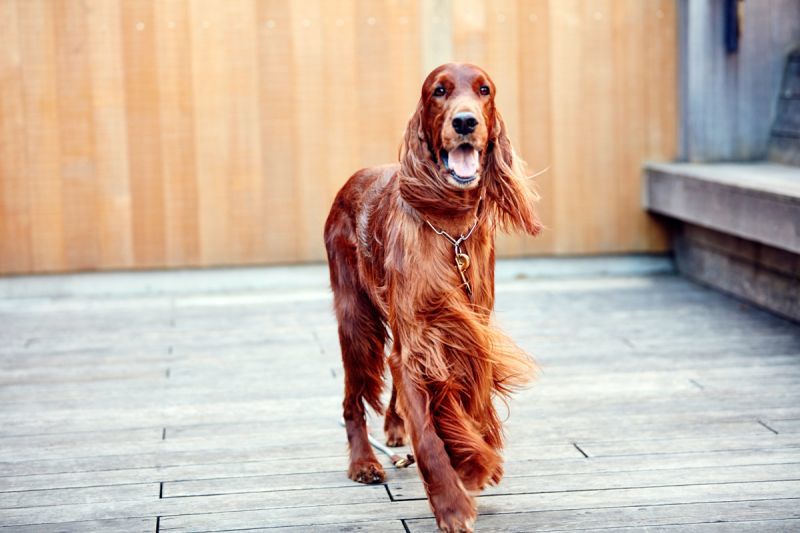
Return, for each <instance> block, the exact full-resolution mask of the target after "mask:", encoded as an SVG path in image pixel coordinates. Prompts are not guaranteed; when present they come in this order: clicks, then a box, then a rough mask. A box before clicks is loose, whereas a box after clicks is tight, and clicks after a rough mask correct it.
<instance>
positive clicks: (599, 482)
mask: <svg viewBox="0 0 800 533" xmlns="http://www.w3.org/2000/svg"><path fill="white" fill-rule="evenodd" d="M795 461H796V462H793V463H784V464H779V465H752V466H714V467H700V468H678V469H666V468H664V469H659V470H637V471H624V470H623V471H620V472H603V473H600V472H592V473H589V474H565V475H530V476H508V477H506V478H505V479H504V480H503V483H502V485H501V486H497V487H489V488H487V489H486V491H485V492H484V495H486V496H496V495H501V494H502V495H507V494H525V493H564V492H574V491H581V490H596V489H639V488H647V487H664V486H670V487H688V486H691V485H705V484H728V483H730V484H736V483H742V484H745V483H762V482H765V481H778V480H784V481H791V480H800V453H798V454H797V456H796V457H795ZM388 485H389V491H390V492H391V494H392V498H393V499H395V500H413V499H424V498H425V491H424V488H423V486H422V482H421V481H420V480H418V479H415V480H406V481H396V482H390V483H389V484H388ZM201 490H202V489H201Z"/></svg>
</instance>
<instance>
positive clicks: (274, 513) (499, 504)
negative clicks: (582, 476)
mask: <svg viewBox="0 0 800 533" xmlns="http://www.w3.org/2000/svg"><path fill="white" fill-rule="evenodd" d="M798 488H800V482H793V481H787V482H772V483H752V484H746V485H743V486H738V485H737V486H734V485H698V486H690V487H659V488H648V489H624V490H617V489H610V490H603V491H577V492H569V493H563V494H559V495H558V496H554V495H552V494H519V495H511V496H493V497H492V496H487V497H482V498H479V502H478V511H479V513H484V514H498V513H510V512H520V511H529V510H532V509H536V510H539V511H564V510H569V512H571V513H573V514H575V513H576V511H577V510H586V512H587V513H594V512H596V511H597V510H598V509H605V508H616V507H628V506H630V505H632V504H633V505H636V506H641V507H650V506H655V505H662V506H672V505H678V504H687V503H697V502H703V503H704V504H708V503H717V502H720V503H721V502H732V501H736V502H748V501H751V500H763V499H775V500H785V499H788V498H791V499H793V501H794V502H795V503H796V502H797V501H798V500H797V499H796V498H797V494H798V493H797V490H798ZM634 502H635V503H634ZM744 505H745V504H743V503H742V504H741V506H744ZM795 507H796V506H795ZM776 508H778V509H779V508H780V504H779V503H776ZM793 509H794V507H793ZM795 512H796V511H795ZM0 516H1V515H0ZM378 516H379V517H380V518H381V519H383V520H386V519H391V518H404V519H406V520H410V519H414V518H427V517H429V516H430V511H429V510H428V503H427V501H425V500H413V501H399V502H391V503H390V504H353V505H348V506H346V507H343V506H336V505H330V506H323V507H317V508H314V509H311V508H308V509H307V511H306V512H305V514H304V515H302V516H298V513H297V509H291V508H289V509H270V510H251V511H245V510H242V511H239V512H235V513H232V512H224V513H216V514H213V515H211V514H207V515H182V516H169V515H168V514H167V516H165V517H164V518H162V525H163V526H164V528H166V529H168V530H177V531H191V530H193V529H197V528H200V527H205V528H208V529H213V526H214V525H222V524H224V526H222V527H224V528H228V529H234V528H247V527H284V526H289V525H295V526H300V525H307V526H309V527H311V526H314V525H316V524H332V523H341V522H342V521H343V519H346V520H347V521H348V522H351V523H358V522H369V521H371V520H374V519H375V517H378ZM792 516H796V515H792Z"/></svg>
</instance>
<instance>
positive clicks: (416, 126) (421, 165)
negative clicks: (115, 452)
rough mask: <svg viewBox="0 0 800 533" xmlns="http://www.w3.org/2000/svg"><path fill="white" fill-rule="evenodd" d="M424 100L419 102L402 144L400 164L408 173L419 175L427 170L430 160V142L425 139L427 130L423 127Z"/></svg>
mask: <svg viewBox="0 0 800 533" xmlns="http://www.w3.org/2000/svg"><path fill="white" fill-rule="evenodd" d="M422 113H423V105H422V100H420V101H419V104H417V110H416V111H415V112H414V114H413V115H412V116H411V119H410V120H409V121H408V126H406V133H405V135H404V136H403V144H402V145H400V164H401V165H402V166H403V169H404V170H405V174H406V175H419V174H421V173H423V172H424V171H425V165H426V163H427V162H428V161H429V160H430V157H429V154H428V152H429V149H428V143H427V141H426V140H425V131H424V130H423V128H422Z"/></svg>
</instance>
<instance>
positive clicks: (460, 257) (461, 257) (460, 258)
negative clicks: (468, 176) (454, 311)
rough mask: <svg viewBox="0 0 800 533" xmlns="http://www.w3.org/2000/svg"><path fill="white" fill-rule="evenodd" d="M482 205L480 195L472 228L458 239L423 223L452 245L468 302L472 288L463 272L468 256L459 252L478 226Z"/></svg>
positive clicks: (467, 266) (466, 265) (467, 263)
mask: <svg viewBox="0 0 800 533" xmlns="http://www.w3.org/2000/svg"><path fill="white" fill-rule="evenodd" d="M482 204H483V195H481V197H480V200H478V207H477V208H476V209H475V220H473V222H472V226H470V228H469V229H468V230H467V232H466V234H464V233H462V234H461V235H459V236H458V238H455V237H453V236H452V235H450V234H449V233H447V232H446V231H445V230H443V229H437V228H436V226H434V225H433V224H431V223H430V221H429V220H428V219H427V218H426V219H424V220H425V223H426V224H428V226H429V227H430V228H431V229H432V230H433V232H434V233H436V234H437V235H441V236H442V237H444V238H445V239H447V240H448V241H450V244H452V245H453V253H454V255H455V262H456V270H457V271H458V273H459V275H460V276H461V281H462V286H463V287H464V290H465V291H466V293H467V296H469V299H470V301H472V287H471V286H470V284H469V281H468V280H467V276H466V275H465V272H466V271H467V269H468V268H469V262H470V261H469V255H467V254H466V253H464V252H462V251H461V245H462V244H464V242H466V240H467V239H469V238H470V236H472V232H473V231H475V228H476V227H477V226H478V220H480V216H479V215H480V209H481V205H482Z"/></svg>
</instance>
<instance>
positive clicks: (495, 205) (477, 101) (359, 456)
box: [325, 65, 541, 530]
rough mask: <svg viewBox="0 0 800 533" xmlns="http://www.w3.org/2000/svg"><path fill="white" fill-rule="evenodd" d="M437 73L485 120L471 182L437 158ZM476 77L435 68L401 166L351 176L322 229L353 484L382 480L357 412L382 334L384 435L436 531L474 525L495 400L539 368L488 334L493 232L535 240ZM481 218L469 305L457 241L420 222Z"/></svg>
mask: <svg viewBox="0 0 800 533" xmlns="http://www.w3.org/2000/svg"><path fill="white" fill-rule="evenodd" d="M443 76H451V78H452V79H453V80H455V81H454V82H453V84H452V86H453V87H454V88H455V89H454V95H455V94H457V92H456V89H457V88H459V87H460V88H461V91H462V93H460V96H459V98H460V100H459V101H460V102H462V104H460V105H467V106H470V105H471V106H472V107H471V108H470V109H480V110H481V111H480V112H481V114H482V120H484V121H485V125H486V127H485V131H486V132H487V133H486V138H485V139H484V143H485V144H481V145H480V148H481V151H480V152H481V154H480V169H481V170H480V180H479V181H478V184H477V186H473V187H472V188H467V189H463V188H459V187H456V186H453V185H452V184H450V183H448V181H447V177H448V172H449V170H448V169H446V168H444V167H443V165H442V163H441V161H440V160H439V155H438V154H439V153H440V152H441V150H442V149H443V148H442V146H441V140H440V139H441V137H442V135H441V131H440V130H441V128H443V127H446V124H447V122H446V119H447V118H448V117H449V116H450V115H448V114H447V113H451V114H452V110H451V109H448V108H447V107H446V106H444V105H442V104H439V103H437V102H436V101H433V100H432V97H431V96H430V95H431V94H432V93H433V89H432V85H433V84H435V83H444V82H443V81H441V80H442V79H443V78H442V77H443ZM479 76H484V77H485V79H486V80H488V75H486V74H485V73H484V72H483V71H481V70H480V69H477V67H473V66H470V65H446V66H443V67H440V68H439V69H437V70H435V71H434V72H433V73H432V74H431V76H429V79H428V80H426V82H425V85H424V86H423V91H422V98H421V99H420V103H419V105H418V106H417V110H416V112H415V114H414V115H413V116H412V118H411V120H410V121H409V123H408V127H407V129H406V132H405V135H404V139H403V144H402V146H401V149H400V164H399V165H387V166H384V167H376V168H372V169H365V170H362V171H360V172H358V173H356V174H355V175H354V176H352V177H351V178H350V180H349V181H348V182H347V184H345V186H344V187H343V188H342V190H341V191H340V192H339V194H338V195H337V197H336V200H335V201H334V204H333V207H332V209H331V213H330V215H329V217H328V220H327V223H326V226H325V244H326V248H327V251H328V261H329V266H330V273H331V286H332V288H333V291H334V306H335V310H336V315H337V319H338V321H339V339H340V344H341V348H342V359H343V362H344V367H345V399H344V403H343V406H344V415H345V422H346V427H347V434H348V441H349V444H350V469H349V474H350V477H351V478H352V479H354V480H356V481H362V482H374V481H380V480H383V479H384V476H385V474H384V472H383V470H382V468H381V467H380V464H379V463H378V462H377V460H376V459H375V457H374V453H373V452H372V450H371V448H370V446H369V443H368V441H367V436H366V428H365V425H364V405H363V404H364V401H366V402H367V403H369V404H370V405H372V407H373V408H375V409H376V410H378V411H380V410H381V409H382V405H381V402H380V393H381V390H382V388H383V372H384V365H385V361H384V352H383V351H384V345H385V344H386V340H387V335H388V332H387V329H388V331H390V332H391V338H392V343H391V344H392V346H391V355H390V357H389V363H390V365H389V366H390V369H391V372H392V377H393V390H392V396H391V401H390V403H389V406H388V409H387V412H386V418H385V421H386V422H385V427H384V429H385V430H386V434H387V440H388V442H389V443H390V444H399V443H402V442H404V441H406V440H407V439H408V438H409V437H410V440H411V444H412V446H413V448H414V452H415V454H416V458H417V461H418V463H419V469H420V474H421V475H422V478H423V480H424V481H425V486H426V490H427V492H428V496H429V500H430V503H431V506H432V508H433V510H434V513H435V515H436V518H437V521H438V523H439V525H440V527H441V528H442V529H445V530H460V529H463V530H470V528H471V523H472V521H473V520H474V518H475V505H474V501H473V500H472V498H471V496H470V495H469V494H468V493H467V491H468V490H476V489H481V488H483V487H484V486H485V485H486V484H493V483H497V482H499V481H500V479H501V477H502V475H503V469H502V458H501V456H500V453H499V450H500V448H501V447H502V444H503V439H502V426H501V421H500V419H499V417H498V414H497V411H496V408H495V405H494V401H493V400H494V399H495V398H497V397H500V398H501V399H503V400H505V398H507V397H508V395H509V394H510V393H511V392H512V391H514V390H515V389H517V388H519V387H521V386H523V385H525V384H526V383H527V382H528V381H529V380H530V379H531V377H532V376H533V373H534V364H533V362H532V360H531V359H530V357H528V355H526V354H525V353H524V352H523V351H522V350H521V349H520V348H519V347H518V346H517V345H516V344H514V342H513V341H511V339H510V338H508V337H507V336H506V335H505V334H504V333H502V332H501V331H500V330H499V329H497V328H496V327H495V326H494V324H493V321H492V318H491V313H492V309H493V307H494V236H495V230H496V228H500V229H503V230H506V231H522V232H526V233H529V234H532V235H535V234H537V233H538V232H539V230H540V229H541V224H540V223H539V220H538V218H537V217H536V214H535V211H534V206H535V202H536V199H537V196H536V194H535V193H534V192H533V191H532V190H531V188H530V187H529V186H528V181H529V180H528V179H527V178H526V176H525V174H524V164H523V162H522V161H521V160H520V159H519V157H518V156H517V155H516V154H515V153H514V149H513V147H512V145H511V142H510V140H509V138H508V135H507V131H506V127H505V124H504V123H503V120H502V118H501V117H500V114H499V113H498V112H497V110H496V109H495V108H494V102H493V97H492V99H486V98H483V99H481V97H480V96H479V95H480V93H475V91H472V93H471V92H470V90H471V89H470V87H474V86H475V83H487V84H488V83H490V81H485V82H482V81H481V80H482V79H484V78H480V77H479ZM465 80H466V81H465ZM475 80H478V81H475ZM470 83H472V85H470ZM492 87H493V85H492ZM473 93H474V94H473ZM470 99H471V100H470ZM452 101H456V100H455V97H454V99H453V100H452ZM463 102H467V103H466V104H463ZM479 106H481V107H479ZM437 113H438V114H437ZM442 116H444V117H445V118H444V119H442ZM470 139H471V140H472V139H473V138H472V137H470ZM474 139H478V137H477V136H476V137H474ZM474 142H478V141H474ZM476 217H477V224H476V226H475V230H474V232H473V233H472V235H471V237H470V238H469V239H468V240H467V241H466V242H465V243H464V244H463V245H462V249H463V251H464V252H466V253H468V254H469V256H470V258H471V264H470V267H469V269H468V270H467V271H466V276H467V278H468V281H469V283H470V285H471V286H472V288H473V294H472V297H471V298H470V297H469V296H468V295H467V293H466V291H465V290H464V288H463V287H462V282H461V278H460V276H459V274H458V272H457V270H456V268H455V263H454V255H453V247H452V245H451V244H450V243H449V242H448V241H447V240H446V239H445V238H444V237H442V236H440V235H437V234H436V233H435V232H434V231H433V230H432V229H431V228H430V227H429V226H428V223H427V222H426V221H430V222H431V223H432V224H434V225H435V226H436V227H441V228H442V229H444V230H445V231H447V232H448V233H450V234H451V235H459V234H461V233H463V232H465V231H466V230H467V229H468V228H469V227H470V226H471V225H472V223H473V222H474V221H475V219H476Z"/></svg>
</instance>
